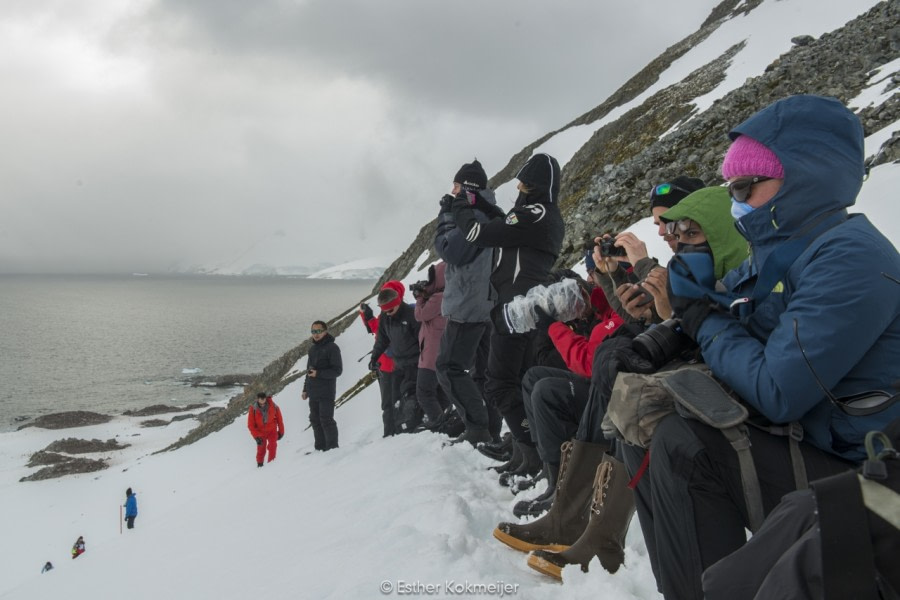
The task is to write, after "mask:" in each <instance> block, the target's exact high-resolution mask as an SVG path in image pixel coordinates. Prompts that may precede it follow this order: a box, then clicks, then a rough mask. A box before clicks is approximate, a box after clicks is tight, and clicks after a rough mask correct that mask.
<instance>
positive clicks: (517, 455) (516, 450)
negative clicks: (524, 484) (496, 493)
mask: <svg viewBox="0 0 900 600" xmlns="http://www.w3.org/2000/svg"><path fill="white" fill-rule="evenodd" d="M521 462H522V449H521V448H520V445H519V442H517V441H515V440H513V442H512V455H511V456H510V457H509V460H508V461H506V462H505V463H503V464H502V465H499V466H496V467H488V468H489V469H492V470H494V471H497V472H498V473H506V472H508V471H515V470H516V469H518V468H519V464H520V463H521Z"/></svg>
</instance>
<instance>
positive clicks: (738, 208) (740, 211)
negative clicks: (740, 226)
mask: <svg viewBox="0 0 900 600" xmlns="http://www.w3.org/2000/svg"><path fill="white" fill-rule="evenodd" d="M754 210H756V209H755V208H753V207H752V206H750V205H749V204H747V203H746V202H738V201H737V200H735V199H734V198H732V199H731V216H732V217H734V220H735V221H737V220H738V219H740V218H741V217H743V216H746V215H749V214H750V213H752V212H753V211H754Z"/></svg>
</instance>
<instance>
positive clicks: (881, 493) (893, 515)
mask: <svg viewBox="0 0 900 600" xmlns="http://www.w3.org/2000/svg"><path fill="white" fill-rule="evenodd" d="M857 477H858V478H859V487H860V489H861V490H862V497H863V504H865V505H866V508H868V509H869V510H871V511H872V512H873V513H875V514H876V515H878V516H879V517H881V518H882V519H884V520H885V521H887V522H888V523H890V524H891V525H893V526H894V527H895V528H896V529H900V494H897V492H895V491H894V490H892V489H890V488H888V487H885V486H883V485H881V484H880V483H877V482H875V481H872V480H871V479H866V478H865V477H863V476H862V475H857Z"/></svg>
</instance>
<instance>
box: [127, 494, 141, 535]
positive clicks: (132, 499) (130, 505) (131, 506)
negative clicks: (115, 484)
mask: <svg viewBox="0 0 900 600" xmlns="http://www.w3.org/2000/svg"><path fill="white" fill-rule="evenodd" d="M137 512H138V511H137V494H135V493H134V492H132V491H131V488H128V489H127V490H125V522H126V523H127V524H128V525H127V526H128V529H134V520H135V519H136V518H137Z"/></svg>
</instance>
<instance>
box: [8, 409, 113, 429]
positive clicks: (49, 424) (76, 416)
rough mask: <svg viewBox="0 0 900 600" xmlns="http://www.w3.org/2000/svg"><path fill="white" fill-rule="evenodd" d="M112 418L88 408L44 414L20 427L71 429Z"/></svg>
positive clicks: (106, 421)
mask: <svg viewBox="0 0 900 600" xmlns="http://www.w3.org/2000/svg"><path fill="white" fill-rule="evenodd" d="M111 420H112V417H111V416H109V415H101V414H100V413H95V412H90V411H86V410H73V411H68V412H59V413H53V414H52V415H42V416H40V417H38V418H36V419H35V420H34V421H32V422H31V423H26V424H25V425H20V426H19V429H25V428H26V427H41V428H42V429H69V428H71V427H87V426H88V425H100V424H102V423H108V422H109V421H111Z"/></svg>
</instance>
